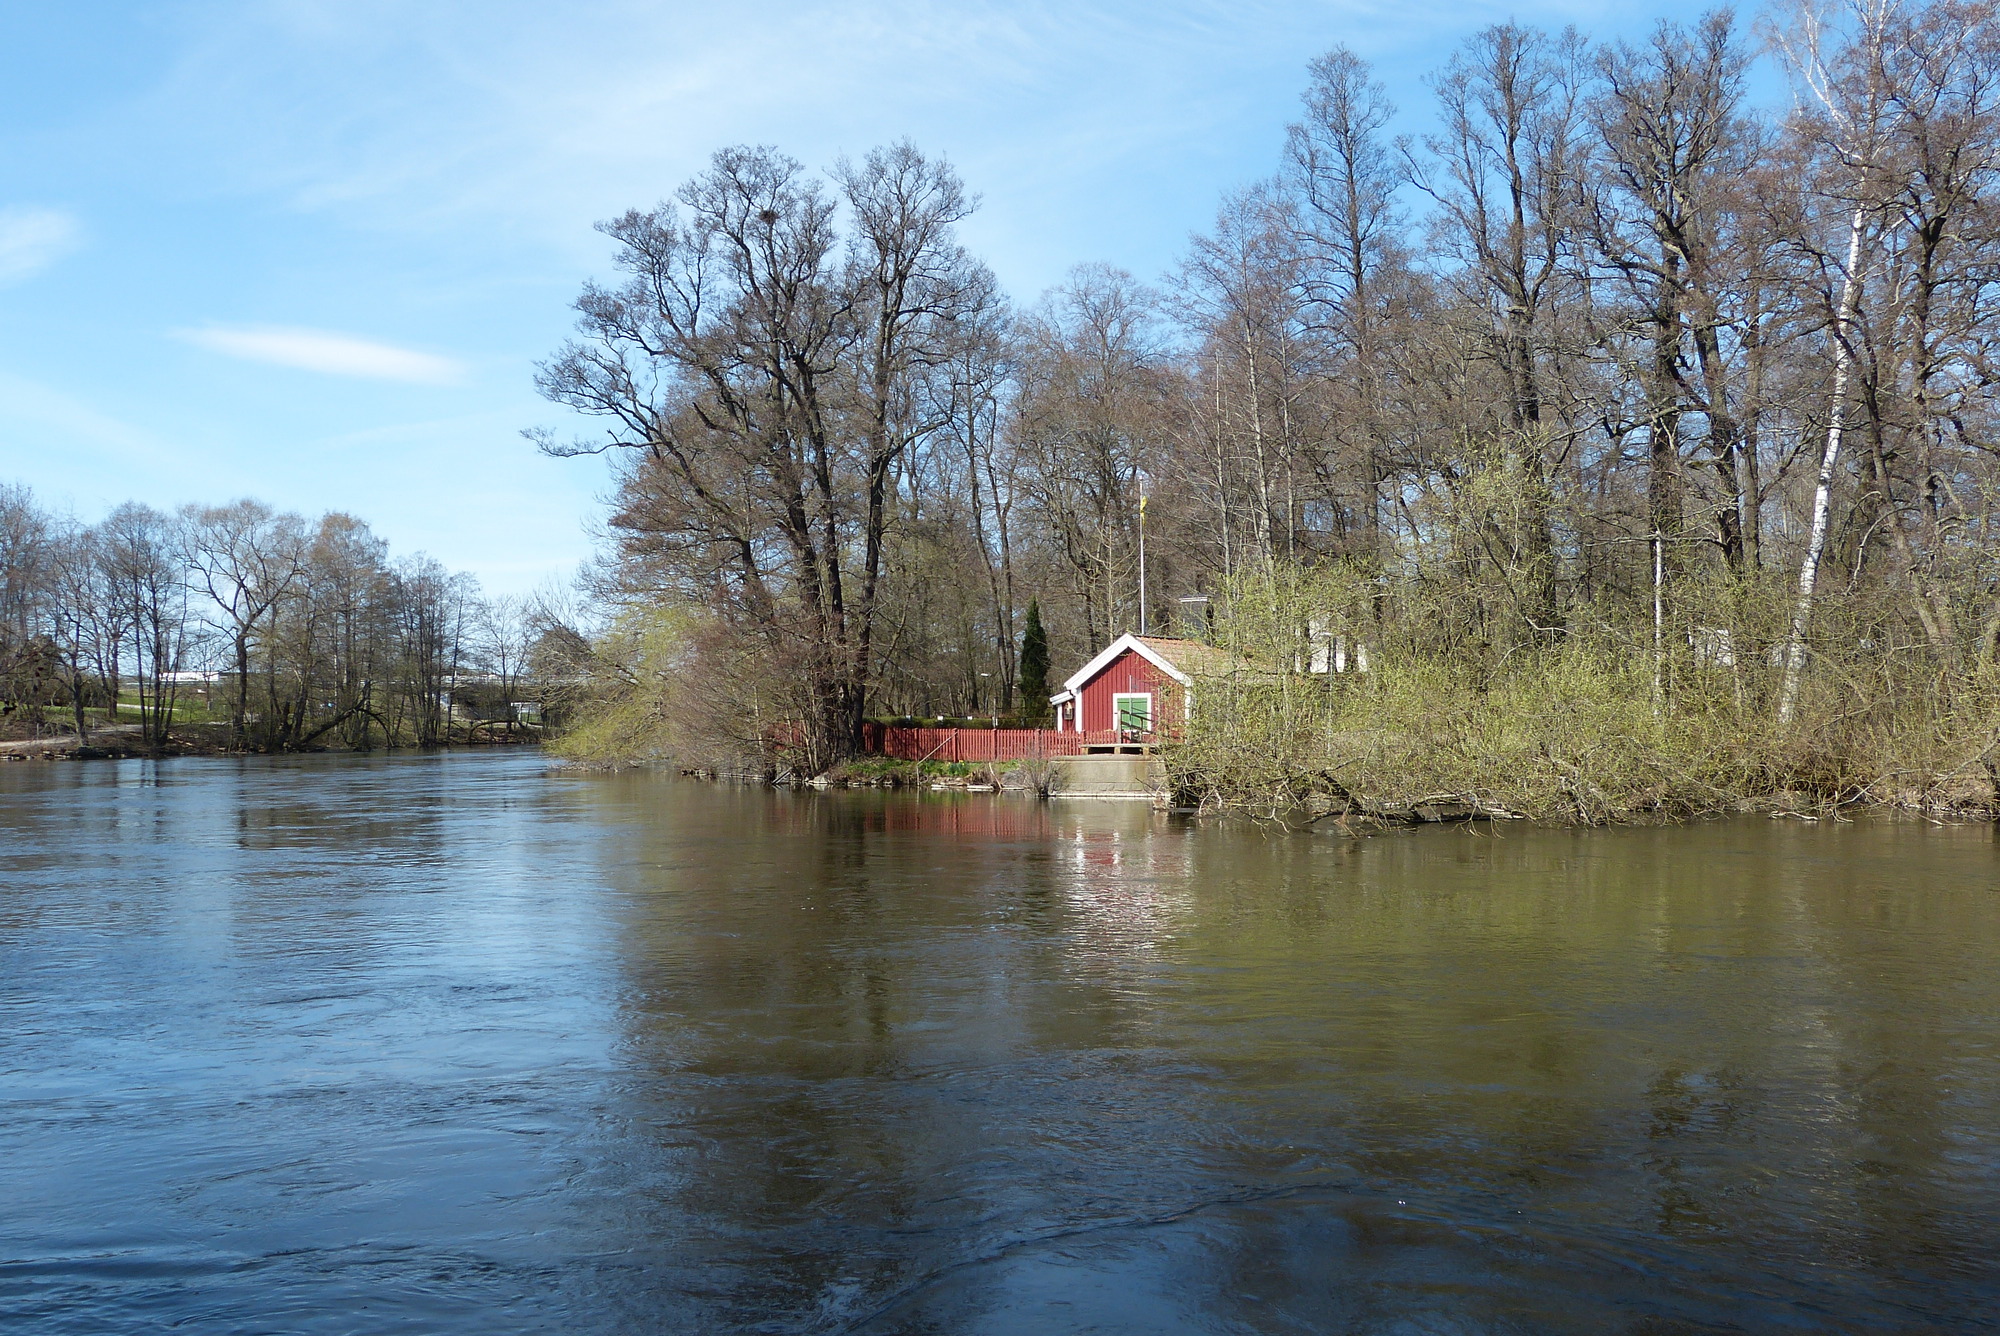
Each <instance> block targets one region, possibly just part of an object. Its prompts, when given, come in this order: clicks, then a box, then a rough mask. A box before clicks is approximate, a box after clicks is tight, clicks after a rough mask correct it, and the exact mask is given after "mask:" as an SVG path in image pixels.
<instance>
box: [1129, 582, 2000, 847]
mask: <svg viewBox="0 0 2000 1336" xmlns="http://www.w3.org/2000/svg"><path fill="white" fill-rule="evenodd" d="M1437 592H1438V595H1439V597H1438V602H1437V604H1435V605H1434V604H1433V603H1432V602H1431V599H1432V591H1427V590H1425V589H1423V588H1421V587H1416V586H1407V585H1392V584H1389V583H1386V582H1382V581H1379V580H1375V579H1372V578H1364V577H1361V576H1360V575H1358V574H1357V573H1356V572H1354V571H1352V570H1348V569H1342V568H1338V567H1334V568H1329V569H1326V570H1320V571H1302V570H1284V569H1280V570H1279V571H1278V572H1277V573H1276V574H1275V575H1273V576H1271V577H1268V578H1257V579H1251V580H1247V581H1244V582H1241V583H1239V584H1238V585H1237V586H1236V587H1234V588H1232V589H1231V590H1230V593H1229V597H1228V598H1227V599H1226V600H1225V601H1224V604H1223V606H1224V608H1225V615H1224V616H1223V617H1222V618H1221V620H1220V629H1221V640H1222V642H1223V643H1224V644H1225V646H1226V647H1228V648H1229V649H1231V650H1232V651H1234V653H1235V656H1236V661H1237V662H1238V664H1239V665H1240V667H1239V668H1237V669H1236V670H1235V671H1232V672H1229V673H1225V674H1220V675H1215V676H1211V677H1206V678H1203V679H1202V680H1200V681H1199V682H1198V684H1197V702H1198V703H1197V707H1196V709H1195V711H1194V715H1193V718H1192V720H1191V721H1190V723H1189V725H1188V726H1187V728H1186V730H1185V732H1184V734H1183V735H1182V736H1181V737H1180V738H1179V739H1178V740H1177V741H1176V742H1175V744H1174V745H1173V746H1172V747H1170V749H1169V758H1168V759H1169V764H1170V767H1171V769H1172V770H1173V772H1174V774H1175V776H1176V780H1175V782H1176V785H1177V787H1179V788H1180V790H1181V791H1182V792H1183V793H1184V794H1185V795H1188V796H1190V797H1194V798H1197V799H1199V800H1201V801H1203V802H1205V803H1208V804H1211V805H1215V806H1221V807H1233V808H1239V809H1249V810H1256V811H1259V812H1261V813H1265V814H1269V815H1283V814H1286V813H1295V812H1298V811H1301V810H1307V811H1311V812H1313V813H1315V814H1319V813H1327V812H1334V813H1339V812H1346V811H1353V812H1364V813H1365V812H1375V813H1396V812H1400V811H1404V810H1407V809H1408V808H1410V807H1411V806H1412V805H1413V804H1418V803H1421V802H1423V801H1425V800H1427V799H1437V798H1443V797H1449V798H1451V799H1454V800H1456V801H1458V802H1461V803H1465V804H1469V805H1471V806H1474V807H1479V808H1485V809H1488V810H1498V811H1505V812H1510V813H1514V814H1518V815H1524V816H1530V817H1534V818H1538V819H1542V820H1548V821H1562V822H1580V823H1585V824H1598V823H1602V822H1609V821H1618V820H1630V819H1637V818H1644V817H1649V816H1650V817H1682V818H1684V817H1691V816H1699V815H1703V814H1708V813H1720V812H1726V811H1737V810H1744V809H1746V808H1750V807H1773V808H1804V809H1823V808H1826V807H1828V806H1833V805H1838V804H1842V803H1847V802H1856V801H1878V802H1888V803H1894V804H1897V805H1902V806H1907V807H1911V808H1919V809H1924V810H1933V811H1944V810H1949V811H1970V810H1986V809H1988V808H1990V807H1991V806H1992V805H1993V804H1994V802H1995V797H1996V781H1995V780H1994V778H1993V776H1992V775H1991V774H1990V773H1989V771H1988V770H1987V768H1986V767H1987V765H1988V763H1989V758H1990V757H1991V756H1992V755H1993V754H1994V752H1995V751H1996V750H2000V724H1996V721H2000V681H1996V680H1994V677H1993V675H1992V674H1985V675H1978V674H1974V675H1960V676H1957V677H1953V676H1951V675H1948V674H1944V673H1940V672H1939V671H1937V667H1936V665H1935V663H1932V662H1927V661H1926V659H1925V656H1923V655H1922V654H1919V653H1918V652H1917V650H1918V648H1919V647H1917V646H1913V645H1911V644H1909V643H1908V640H1907V637H1905V638H1904V639H1903V640H1902V641H1900V642H1899V641H1898V640H1897V639H1896V638H1895V635H1894V624H1893V619H1891V618H1889V617H1888V615H1887V614H1886V613H1884V614H1883V615H1882V616H1881V617H1879V618H1871V617H1870V616H1869V615H1868V612H1867V607H1866V605H1864V604H1862V603H1860V602H1852V603H1849V604H1847V605H1845V606H1844V608H1843V611H1842V615H1841V616H1839V617H1829V618H1828V619H1827V620H1826V622H1825V623H1824V625H1823V626H1822V628H1821V633H1820V638H1819V639H1818V640H1816V641H1815V643H1814V646H1813V658H1814V666H1815V671H1814V673H1813V675H1812V676H1811V678H1810V679H1809V682H1810V689H1809V691H1808V694H1807V696H1806V698H1805V699H1804V700H1802V702H1801V706H1800V710H1799V713H1798V716H1797V718H1796V719H1795V720H1794V721H1793V723H1792V724H1791V725H1790V726H1789V727H1783V728H1781V727H1780V726H1779V725H1778V724H1777V722H1776V720H1775V717H1774V713H1773V711H1772V709H1771V700H1772V699H1773V694H1774V691H1775V688H1776V678H1777V675H1778V667H1777V663H1776V660H1775V658H1774V652H1773V651H1774V647H1775V646H1776V645H1777V644H1778V643H1779V637H1781V635H1782V631H1781V630H1780V629H1778V628H1781V627H1782V624H1783V615H1784V600H1785V595H1786V593H1787V591H1786V590H1785V589H1784V588H1783V586H1782V585H1781V584H1778V583H1776V582H1774V583H1773V586H1772V587H1771V588H1769V589H1760V588H1745V587H1741V586H1736V585H1728V586H1716V587H1701V586H1690V587H1689V588H1687V589H1686V590H1685V591H1684V594H1685V596H1684V598H1683V599H1682V601H1681V604H1680V609H1679V611H1678V612H1677V614H1676V617H1675V620H1674V622H1673V624H1671V625H1670V626H1668V627H1667V628H1666V632H1667V633H1666V634H1664V635H1663V636H1662V638H1661V641H1660V642H1659V651H1658V654H1657V657H1656V655H1655V648H1654V643H1653V641H1652V639H1651V635H1650V630H1651V628H1650V626H1648V627H1646V628H1645V630H1646V632H1647V634H1646V636H1645V638H1644V639H1635V638H1634V637H1632V636H1631V635H1629V634H1626V633H1624V632H1622V631H1621V630H1620V629H1619V628H1618V627H1616V626H1613V625H1604V624H1598V625H1581V624H1579V625H1572V627H1571V628H1570V629H1569V630H1568V631H1567V632H1566V633H1565V634H1563V635H1562V636H1561V637H1559V638H1558V639H1556V641H1555V643H1554V644H1552V645H1549V646H1545V647H1538V646H1534V645H1521V644H1518V643H1516V644H1514V645H1511V646H1505V647H1495V646H1491V645H1487V644H1484V643H1483V642H1481V641H1480V639H1479V638H1478V637H1476V636H1472V635H1467V634H1465V633H1464V632H1465V629H1466V628H1465V625H1464V623H1463V622H1462V621H1460V620H1458V619H1456V618H1455V617H1453V616H1451V615H1450V614H1452V613H1455V611H1456V607H1455V604H1454V603H1453V601H1452V596H1451V591H1449V590H1445V591H1437ZM1441 611H1442V612H1445V613H1446V614H1447V616H1446V617H1445V618H1443V619H1440V618H1439V616H1438V614H1439V613H1440V612H1441ZM1454 629H1455V630H1457V631H1458V632H1459V634H1457V635H1453V634H1451V632H1452V631H1453V630H1454ZM1335 643H1340V644H1341V645H1342V647H1343V648H1344V649H1345V651H1346V655H1347V660H1348V667H1349V671H1347V672H1345V673H1334V672H1313V671H1310V670H1311V669H1312V668H1313V667H1314V666H1316V664H1315V658H1314V656H1315V653H1316V652H1317V653H1318V654H1319V655H1320V658H1319V660H1318V663H1317V666H1328V665H1327V659H1328V658H1330V657H1331V656H1330V654H1329V651H1330V650H1331V648H1332V647H1333V645H1334V644H1335ZM1364 652H1365V654H1366V657H1367V671H1365V672H1362V671H1354V669H1355V667H1356V660H1357V658H1358V657H1359V655H1360V654H1361V653H1364Z"/></svg>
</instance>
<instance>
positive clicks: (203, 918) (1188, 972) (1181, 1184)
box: [0, 755, 2000, 1333]
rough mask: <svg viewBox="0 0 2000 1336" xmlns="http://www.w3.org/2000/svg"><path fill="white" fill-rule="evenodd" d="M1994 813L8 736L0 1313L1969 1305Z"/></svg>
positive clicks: (1535, 1321) (272, 1326)
mask: <svg viewBox="0 0 2000 1336" xmlns="http://www.w3.org/2000/svg"><path fill="white" fill-rule="evenodd" d="M1996 873H2000V869H1996V865H1995V847H1994V844H1993V842H1992V838H1991V832H1989V831H1987V830H1984V829H1971V828H1968V829H1956V830H1939V829H1931V828H1928V827H1921V826H1906V825H1896V824H1888V823H1880V824H1865V825H1860V826H1854V827H1841V828H1806V827H1799V826H1792V825H1779V824H1776V823H1770V822H1737V823H1728V824H1723V825H1715V826H1705V827H1697V828H1693V829H1685V830H1630V831H1613V832H1580V833H1573V832H1549V831H1523V830H1517V829H1508V830H1501V831H1495V832H1490V833H1466V832H1459V831H1441V830H1428V831H1418V832H1412V833H1409V834H1405V835H1396V836H1387V837H1382V838H1378V839H1372V840H1364V841H1349V840H1344V839H1340V838H1337V837H1331V836H1291V835H1280V834H1271V833H1267V832H1262V831H1256V830H1224V829H1214V828H1195V827H1192V826H1189V825H1186V824H1183V823H1177V822H1173V821H1170V820H1168V819H1165V818H1162V817H1159V816H1156V815H1155V814H1153V813H1151V812H1150V811H1147V810H1145V809H1144V808H1140V807H1133V806H1126V805H1118V804H1086V803H1061V802H1058V803H1054V804H1043V803H1035V802H1029V801H1016V800H1013V799H1009V798H985V797H974V798H965V797H939V796H931V795H926V796H921V797H912V796H908V795H883V794H827V795H791V794H777V793H771V792H767V791H763V790H754V789H730V788H719V787H713V786H707V785H694V784H682V783H677V782H673V781H669V780H665V779H661V778H658V777H651V776H643V775H641V776H633V775H626V776H612V777H602V776H599V777H586V776H568V775H550V774H547V773H545V771H544V769H543V767H542V766H541V765H540V763H539V762H538V761H537V760H536V759H535V758H533V757H528V756H521V755H477V756H448V757H434V758H404V759H397V760H368V759H357V758H344V759H333V758H315V759H309V760H301V761H296V762H284V761H255V762H235V761H205V760H204V761H179V762H173V763H170V764H165V765H153V764H149V763H139V762H125V763H117V764H110V763H106V764H102V765H79V766H74V767H26V766H20V767H11V768H8V769H6V770H0V1091H3V1092H4V1096H5V1098H6V1100H7V1101H8V1117H7V1119H6V1120H5V1121H4V1123H0V1200H4V1201H5V1202H7V1203H8V1205H7V1207H6V1209H5V1210H4V1211H0V1318H5V1319H10V1320H11V1321H10V1325H11V1326H13V1327H22V1328H25V1329H34V1330H47V1331H52V1332H66V1331H76V1332H86V1331H88V1332H96V1331H105V1330H119V1331H150V1330H166V1329H170V1328H179V1329H186V1330H200V1331H204V1332H235V1331H242V1332H251V1331H259V1332H262V1331H328V1332H333V1331H356V1330H364V1331H369V1332H398V1331H409V1332H418V1331H422V1332H439V1331H447V1332H448V1331H478V1332H494V1331H565V1332H605V1333H612V1332H620V1333H622V1332H651V1331H660V1332H682V1331H685V1332H726V1331H779V1332H783V1331H798V1332H833V1331H855V1332H870V1333H888V1332H912V1333H914V1332H939V1333H946V1332H949V1333H960V1332H972V1333H988V1332H992V1333H999V1332H1069V1331H1103V1332H1176V1331H1191V1332H1192V1331H1202V1332H1206V1331H1257V1332H1290V1331H1296V1332H1320V1331H1371V1332H1372V1331H1383V1332H1389V1331H1423V1332H1442V1331H1450V1332H1474V1331H1478V1332H1485V1331H1510V1332H1512V1331H1519V1332H1543V1331H1553V1332H1569V1331H1574V1332H1599V1331H1626V1332H1635V1333H1636V1332H1652V1333H1659V1332H1677V1331H1708V1330H1766V1329H1772V1328H1778V1327H1783V1328H1786V1329H1792V1330H1822V1331H1879V1330H1895V1331H1932V1330H1953V1329H1964V1328H1967V1327H1971V1326H1977V1325H1979V1324H1982V1323H1984V1322H1986V1321H1988V1320H1989V1318H1988V1314H1989V1313H1990V1311H1991V1306H1992V1304H1993V1301H1994V1300H1995V1298H1996V1297H2000V1294H1996V1291H2000V1285H1996V1283H1995V1275H1996V1272H1995V1263H1996V1261H2000V1258H1996V1255H1995V1254H1996V1251H2000V1250H1997V1249H1996V1244H1995V1242H1994V1240H1995V1239H1996V1237H2000V1233H1996V1230H1995V1225H1996V1223H2000V1222H1996V1220H1995V1214H1996V1210H1995V1202H1996V1200H2000V1199H1996V1196H1995V1189H1996V1186H2000V1182H1996V1180H1997V1179H2000V1166H1996V1141H1997V1140H2000V1089H1996V1074H2000V1062H1996V1053H1995V1040H1994V1036H1995V1034H1996V1027H1995V1022H1996V1020H2000V1016H1996V1011H1997V1010H2000V1006H1996V1003H2000V981H1996V977H1995V972H1994V969H1993V962H1994V960H1995V952H1996V947H2000V895H1996V890H2000V875H1996Z"/></svg>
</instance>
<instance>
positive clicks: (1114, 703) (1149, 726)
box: [1111, 691, 1157, 733]
mask: <svg viewBox="0 0 2000 1336" xmlns="http://www.w3.org/2000/svg"><path fill="white" fill-rule="evenodd" d="M1126 700H1142V701H1144V702H1146V726H1145V727H1144V728H1143V729H1138V728H1135V729H1133V730H1132V731H1133V732H1135V733H1151V732H1152V731H1153V725H1154V724H1155V723H1156V722H1157V721H1156V720H1155V719H1154V717H1153V693H1152V692H1150V691H1114V692H1112V693H1111V726H1112V727H1113V728H1115V729H1117V730H1118V731H1119V732H1121V733H1123V732H1124V731H1125V712H1124V711H1123V710H1121V709H1119V708H1118V702H1120V701H1126Z"/></svg>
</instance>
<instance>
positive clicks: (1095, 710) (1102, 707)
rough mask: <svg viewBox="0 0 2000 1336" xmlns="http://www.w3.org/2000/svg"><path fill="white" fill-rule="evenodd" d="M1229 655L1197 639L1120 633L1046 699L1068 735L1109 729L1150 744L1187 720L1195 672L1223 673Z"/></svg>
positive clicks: (1192, 700) (1058, 726)
mask: <svg viewBox="0 0 2000 1336" xmlns="http://www.w3.org/2000/svg"><path fill="white" fill-rule="evenodd" d="M1228 661H1229V656H1228V655H1227V654H1226V653H1225V652H1224V651H1222V650H1219V649H1217V648H1215V646H1213V645H1204V644H1203V643H1202V642H1200V641H1199V640H1171V639H1168V638H1167V637H1165V636H1136V635H1129V634H1128V635H1122V636H1120V637H1118V639H1116V640H1114V641H1112V642H1111V643H1110V644H1109V645H1107V646H1105V648H1104V650H1103V651H1102V652H1101V653H1099V654H1098V656H1097V657H1096V658H1094V659H1092V660H1091V661H1090V662H1089V663H1086V664H1085V665H1083V667H1082V668H1081V669H1079V670H1078V671H1077V673H1076V675H1075V676H1073V677H1071V678H1070V679H1069V680H1068V681H1067V682H1064V683H1063V689H1062V691H1060V692H1059V693H1057V694H1056V695H1054V696H1051V697H1049V703H1050V704H1051V705H1053V706H1055V708H1056V727H1057V728H1058V729H1059V730H1061V731H1063V732H1066V733H1101V732H1104V731H1106V730H1108V729H1113V728H1115V729H1117V730H1119V732H1121V733H1123V734H1125V735H1127V736H1129V737H1131V738H1133V739H1135V740H1150V739H1151V738H1152V737H1153V735H1154V734H1156V733H1159V732H1161V731H1163V730H1170V729H1172V728H1173V727H1174V726H1175V725H1177V724H1179V723H1180V722H1181V721H1182V720H1184V719H1186V718H1187V717H1188V712H1189V710H1190V709H1192V707H1193V704H1194V674H1195V673H1197V672H1206V673H1214V672H1220V671H1227V667H1228Z"/></svg>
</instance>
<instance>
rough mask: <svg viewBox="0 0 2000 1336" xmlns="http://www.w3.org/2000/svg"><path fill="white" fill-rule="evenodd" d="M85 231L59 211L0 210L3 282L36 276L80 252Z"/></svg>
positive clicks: (1, 271)
mask: <svg viewBox="0 0 2000 1336" xmlns="http://www.w3.org/2000/svg"><path fill="white" fill-rule="evenodd" d="M81 232H82V229H81V228H80V227H78V226H77V221H76V219H75V218H73V217H71V216H70V215H69V214H66V213H64V212H62V211H61V210H59V209H32V208H22V207H19V206H16V207H14V208H8V209H0V283H18V282H20V281H21V280H22V279H24V278H29V277H32V276H33V275H35V274H38V273H40V272H41V271H42V270H44V269H46V268H48V267H49V266H50V265H52V264H54V263H55V262H56V261H57V260H60V259H61V258H62V257H63V256H65V255H67V254H69V253H70V252H71V251H73V250H75V249H76V246H77V241H78V240H79V235H80V233H81Z"/></svg>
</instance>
